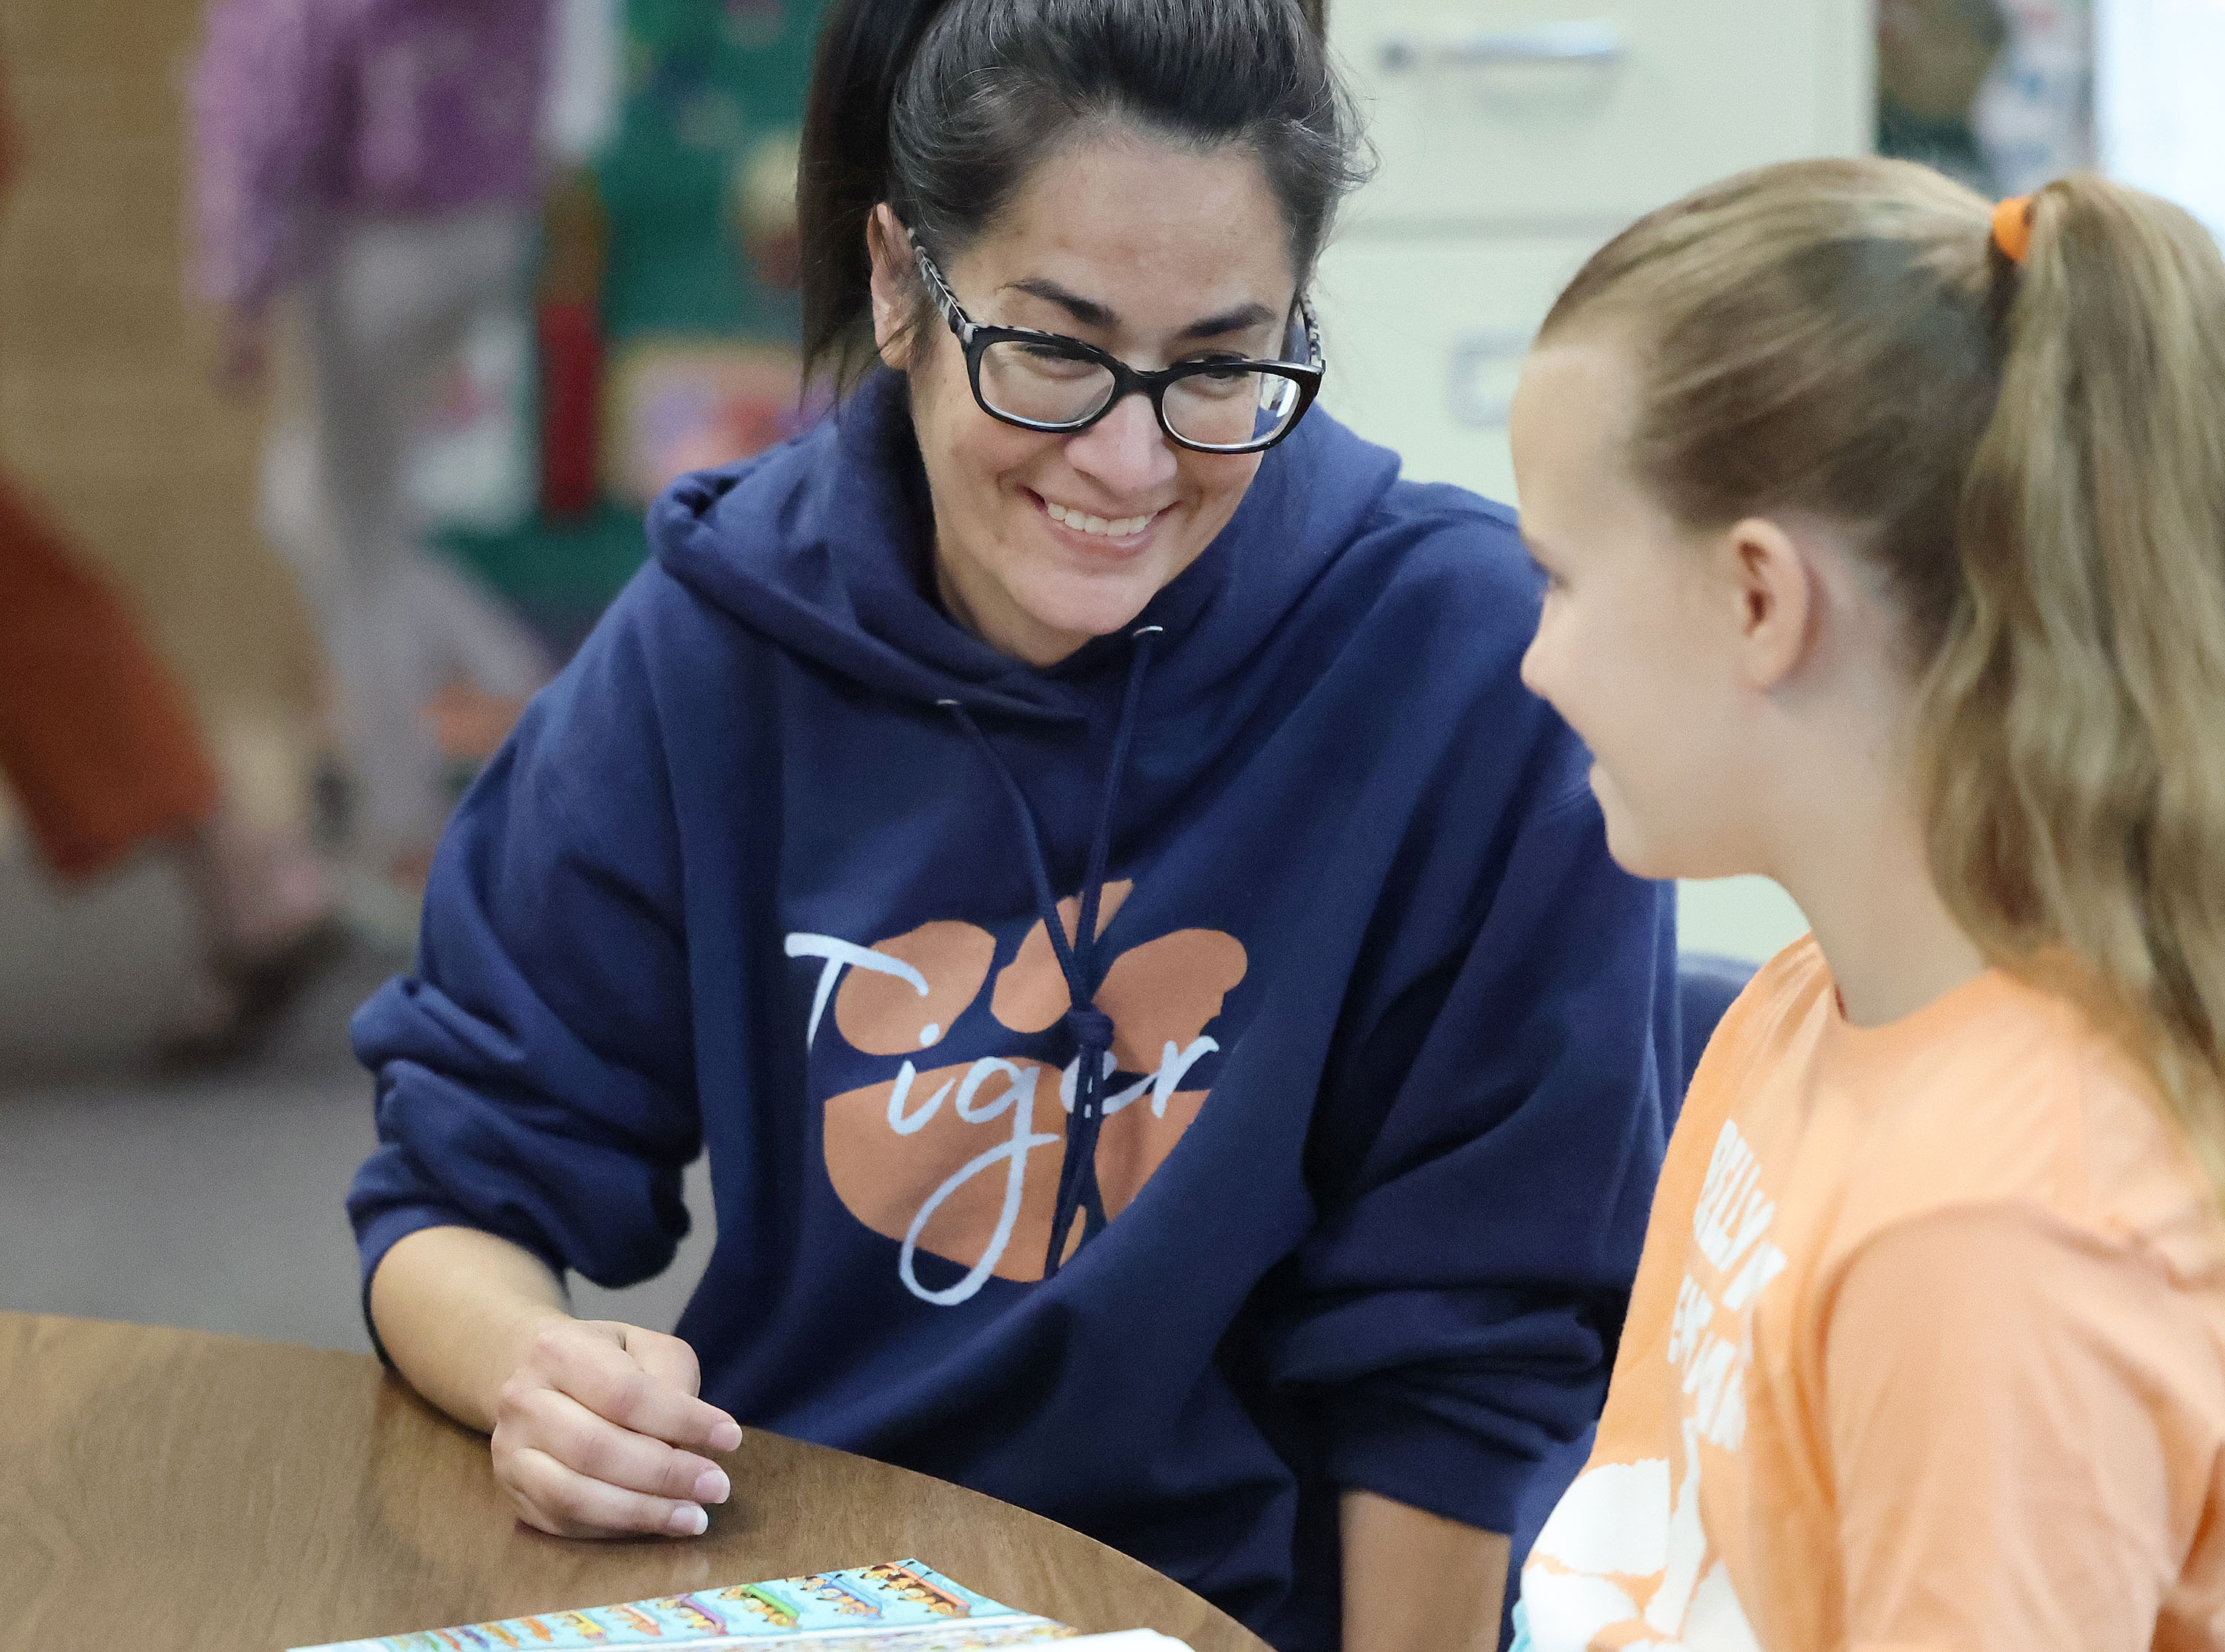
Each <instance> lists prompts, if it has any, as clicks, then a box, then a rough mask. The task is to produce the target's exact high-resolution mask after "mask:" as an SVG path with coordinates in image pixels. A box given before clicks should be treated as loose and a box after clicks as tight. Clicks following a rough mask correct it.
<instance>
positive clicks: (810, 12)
mask: <svg viewBox="0 0 2225 1652" xmlns="http://www.w3.org/2000/svg"><path fill="white" fill-rule="evenodd" d="M825 4H826V0H626V6H625V30H626V41H625V50H624V63H625V88H624V107H623V111H622V113H621V117H620V122H619V130H618V137H617V140H616V141H615V142H613V143H612V146H611V148H610V149H609V150H608V151H607V152H606V153H605V155H603V156H602V157H601V159H600V160H599V161H598V162H597V164H596V168H595V171H596V175H597V179H598V181H599V184H600V187H601V192H602V198H603V205H604V209H605V212H606V213H607V215H608V223H609V243H608V262H607V264H606V266H605V276H604V287H603V307H602V316H603V333H604V339H605V350H606V351H607V352H608V353H607V354H606V358H605V359H606V361H607V360H608V359H610V358H612V357H614V356H615V355H616V353H617V352H618V351H619V350H620V349H621V348H622V347H623V346H624V344H625V342H626V341H627V340H628V339H634V338H638V337H641V336H643V335H648V334H697V335H716V336H719V337H720V338H725V339H761V340H765V341H769V342H775V343H780V344H784V345H790V346H793V345H795V344H796V340H797V338H798V330H799V323H800V304H799V300H798V298H797V295H796V294H795V293H794V292H793V291H791V290H787V289H784V288H779V287H775V286H770V285H767V284H765V283H764V282H761V281H760V280H759V279H758V272H757V271H756V270H755V269H753V267H752V265H751V260H750V258H749V256H747V254H746V252H745V248H744V246H743V240H742V232H741V225H740V218H739V215H738V212H737V211H736V208H735V201H734V192H735V181H736V176H737V170H738V168H739V167H741V166H743V165H744V164H745V163H746V161H748V159H749V157H750V156H751V155H752V154H753V153H754V152H756V151H757V150H758V146H759V145H760V144H761V143H762V142H764V141H765V140H766V139H768V138H777V137H778V136H781V135H783V134H789V135H792V134H794V133H795V132H796V131H797V130H799V129H800V128H801V127H802V120H803V99H804V93H805V90H806V86H807V85H808V80H809V78H810V72H811V59H812V54H813V51H814V48H815V45H816V43H817V38H818V30H819V20H820V16H821V12H822V10H823V9H824V6H825ZM441 544H442V546H443V548H445V549H446V550H447V551H448V552H449V553H450V554H452V555H453V556H454V557H456V558H457V560H460V562H462V563H463V564H464V565H465V566H466V567H468V568H470V569H471V570H472V572H474V573H477V574H479V576H480V577H481V578H482V579H485V580H486V581H487V582H488V583H489V584H490V585H492V586H493V587H494V588H495V589H496V590H497V591H498V592H500V593H501V594H502V595H503V596H504V597H505V598H508V599H509V600H510V602H511V603H513V604H515V605H516V606H517V608H518V609H519V610H520V611H522V612H523V614H524V615H525V616H526V617H528V618H529V620H531V621H532V622H533V623H535V624H536V626H537V627H538V628H539V629H541V630H542V631H544V632H546V633H547V634H548V636H549V637H550V639H551V641H552V642H555V643H557V644H558V645H559V646H560V647H561V648H565V649H568V648H569V647H570V645H571V644H573V643H574V642H576V641H577V640H578V639H579V638H580V636H583V635H584V634H585V632H586V630H587V629H588V627H590V626H591V625H593V623H594V620H595V617H597V616H598V615H599V613H600V612H601V611H602V610H603V608H604V606H605V604H607V603H608V602H609V601H610V599H611V598H612V597H614V596H615V595H617V593H618V590H619V588H620V587H621V586H623V585H624V584H625V582H626V580H627V579H631V577H632V575H633V573H634V572H635V571H636V570H637V568H638V567H639V566H641V562H642V560H643V556H644V555H645V554H646V550H647V548H646V546H645V544H644V543H643V538H642V530H641V520H640V514H639V512H638V510H636V509H635V508H634V507H632V506H631V505H630V504H627V505H621V504H619V503H615V502H612V501H605V502H604V503H602V504H600V505H599V506H598V507H597V509H596V510H594V511H593V513H592V514H590V515H589V516H586V518H584V519H583V520H580V521H576V522H550V521H545V520H542V519H540V518H539V517H538V516H536V517H535V518H534V519H531V520H529V521H528V522H526V523H524V524H523V526H521V527H519V528H517V529H512V530H510V531H509V532H506V533H498V534H486V533H472V532H466V531H450V532H447V533H444V534H442V535H441Z"/></svg>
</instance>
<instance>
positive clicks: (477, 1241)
mask: <svg viewBox="0 0 2225 1652" xmlns="http://www.w3.org/2000/svg"><path fill="white" fill-rule="evenodd" d="M570 1317H571V1310H570V1307H569V1306H568V1304H567V1302H566V1301H565V1296H564V1288H563V1285H562V1283H561V1282H560V1281H559V1280H558V1279H557V1277H556V1275H554V1274H552V1273H550V1272H549V1271H548V1267H547V1265H546V1264H545V1263H542V1260H541V1259H540V1258H539V1257H538V1256H535V1255H533V1253H532V1252H530V1251H529V1250H523V1249H522V1248H520V1247H519V1246H517V1245H515V1244H511V1243H510V1241H509V1240H507V1239H501V1238H497V1237H495V1236H494V1235H493V1234H491V1233H482V1232H480V1231H478V1230H476V1229H474V1228H463V1227H431V1228H421V1229H419V1230H418V1231H416V1232H415V1233H412V1234H410V1235H409V1236H408V1237H405V1238H403V1239H401V1240H399V1241H398V1242H396V1244H395V1246H394V1248H393V1249H392V1250H389V1251H388V1252H387V1253H386V1255H385V1256H384V1259H382V1260H381V1262H380V1263H379V1264H378V1271H377V1273H376V1274H374V1275H372V1276H371V1320H372V1322H373V1323H374V1324H375V1325H377V1327H378V1339H379V1340H380V1341H381V1342H382V1343H384V1345H386V1351H387V1354H388V1356H389V1357H390V1358H392V1360H393V1361H394V1364H395V1365H396V1368H397V1369H398V1370H400V1371H401V1372H402V1374H403V1376H404V1377H408V1378H409V1383H410V1386H411V1387H413V1388H415V1389H416V1390H417V1391H418V1392H419V1393H420V1394H422V1395H423V1396H425V1397H426V1398H427V1399H428V1400H430V1401H431V1402H433V1403H434V1405H437V1406H439V1407H440V1408H441V1410H443V1411H445V1412H447V1414H448V1415H450V1416H452V1417H453V1418H455V1419H456V1421H459V1422H461V1423H465V1424H466V1425H468V1426H469V1427H473V1428H477V1429H479V1431H480V1432H481V1433H487V1432H490V1431H491V1430H492V1428H493V1427H494V1420H495V1398H496V1396H497V1395H498V1393H499V1391H500V1390H501V1388H502V1385H503V1383H504V1382H505V1381H506V1380H508V1378H509V1377H510V1374H511V1373H512V1372H514V1371H515V1370H517V1369H518V1367H519V1365H520V1364H522V1363H523V1359H524V1356H525V1351H526V1350H527V1348H528V1347H529V1345H531V1343H532V1340H533V1337H534V1333H535V1332H536V1331H537V1330H538V1329H539V1328H540V1327H541V1326H542V1325H544V1324H546V1323H547V1322H548V1320H552V1319H557V1320H562V1319H568V1318H570Z"/></svg>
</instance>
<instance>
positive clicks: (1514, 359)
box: [1447, 327, 1532, 430]
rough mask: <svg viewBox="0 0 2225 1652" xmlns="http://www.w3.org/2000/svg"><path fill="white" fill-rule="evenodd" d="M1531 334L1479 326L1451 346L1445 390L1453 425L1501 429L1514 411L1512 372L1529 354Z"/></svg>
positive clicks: (1507, 328)
mask: <svg viewBox="0 0 2225 1652" xmlns="http://www.w3.org/2000/svg"><path fill="white" fill-rule="evenodd" d="M1531 337H1532V335H1531V334H1530V333H1527V332H1517V331H1516V330H1515V329H1513V328H1512V327H1482V328H1479V329H1478V330H1476V331H1475V332H1469V333H1466V334H1463V335H1462V336H1461V338H1460V339H1458V340H1456V341H1455V344H1454V345H1453V351H1452V359H1451V361H1450V362H1449V363H1448V367H1449V369H1450V370H1449V372H1448V384H1447V389H1448V391H1449V393H1450V397H1451V402H1452V415H1453V420H1454V422H1455V423H1456V424H1460V425H1463V426H1465V427H1467V428H1468V429H1470V430H1504V429H1505V428H1506V419H1507V415H1509V414H1510V413H1512V411H1513V409H1514V385H1513V383H1512V380H1513V373H1512V369H1515V368H1517V367H1518V366H1519V365H1520V364H1521V362H1522V358H1524V357H1525V356H1526V355H1528V354H1529V353H1530V343H1531Z"/></svg>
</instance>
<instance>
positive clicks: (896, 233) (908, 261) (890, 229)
mask: <svg viewBox="0 0 2225 1652" xmlns="http://www.w3.org/2000/svg"><path fill="white" fill-rule="evenodd" d="M865 254H866V256H868V257H870V258H871V259H872V262H873V343H874V344H875V345H878V347H879V349H880V352H881V360H882V361H883V362H884V363H885V364H888V365H889V366H891V367H893V368H894V369H896V370H897V372H899V373H901V372H903V370H905V369H906V368H908V367H910V365H911V331H912V329H911V322H912V314H913V309H914V305H915V301H916V294H918V291H919V276H918V275H917V273H916V271H915V270H914V269H913V267H912V255H911V237H910V234H908V233H907V232H906V231H905V230H904V227H903V225H901V224H899V223H897V215H896V213H895V212H892V211H891V210H890V207H889V204H888V203H887V202H886V201H883V202H882V203H881V204H880V205H879V206H876V207H874V208H873V211H872V217H870V218H867V219H866V220H865Z"/></svg>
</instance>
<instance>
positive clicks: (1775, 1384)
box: [1522, 940, 2225, 1652]
mask: <svg viewBox="0 0 2225 1652" xmlns="http://www.w3.org/2000/svg"><path fill="white" fill-rule="evenodd" d="M2152 1095H2153V1091H2152V1087H2151V1086H2150V1085H2149V1084H2148V1082H2147V1080H2146V1078H2145V1077H2144V1076H2143V1075H2142V1073H2141V1072H2140V1071H2139V1068H2138V1067H2136V1066H2134V1065H2133V1062H2132V1061H2130V1060H2128V1059H2127V1057H2126V1056H2125V1055H2124V1054H2122V1052H2121V1051H2120V1049H2119V1048H2117V1047H2116V1046H2115V1045H2114V1043H2112V1042H2111V1041H2109V1040H2108V1039H2107V1038H2106V1037H2104V1036H2103V1035H2101V1033H2100V1032H2099V1031H2098V1030H2097V1029H2095V1026H2094V1025H2093V1023H2092V1022H2090V1021H2089V1020H2088V1019H2087V1018H2086V1017H2085V1016H2083V1015H2082V1013H2081V1012H2080V1011H2079V1010H2076V1009H2075V1008H2074V1007H2072V1006H2071V1005H2070V1004H2069V1003H2066V1002H2065V1001H2063V1000H2062V999H2059V998H2057V997H2051V996H2049V995H2047V994H2045V993H2043V992H2041V991H2037V990H2035V989H2033V988H2032V987H2030V986H2027V985H2025V984H2020V983H2019V982H2018V981H2016V980H2014V979H2013V978H2011V977H2009V976H2008V975H2006V974H2004V973H2002V972H1999V971H1994V972H1988V973H1987V974H1985V975H1982V976H1981V977H1979V978H1977V979H1976V980H1975V981H1972V982H1970V983H1969V984H1967V985H1965V986H1962V987H1961V988H1959V989H1957V990H1956V991H1954V992H1951V993H1949V994H1948V995H1947V996H1946V997H1943V998H1942V999H1940V1000H1939V1001H1938V1002H1937V1003H1933V1004H1930V1005H1929V1006H1928V1007H1926V1008H1925V1009H1924V1010H1919V1011H1918V1012H1917V1013H1915V1014H1914V1015H1911V1016H1908V1017H1906V1018H1905V1019H1904V1020H1902V1021H1899V1022H1894V1023H1893V1024H1892V1025H1891V1026H1887V1027H1880V1028H1875V1029H1860V1028H1856V1027H1854V1026H1852V1025H1850V1024H1849V1023H1848V1021H1847V1020H1846V1017H1845V1016H1844V1015H1843V1014H1842V1013H1841V1010H1840V1008H1839V1003H1838V993H1837V990H1836V988H1835V986H1834V984H1833V983H1832V980H1831V976H1830V972H1829V969H1828V968H1827V967H1826V965H1824V962H1823V959H1822V953H1821V952H1820V951H1819V950H1818V949H1817V947H1816V945H1815V943H1814V941H1813V940H1803V941H1801V942H1799V943H1797V944H1796V945H1795V946H1791V947H1790V948H1788V949H1787V950H1786V951H1785V952H1784V953H1782V954H1781V955H1779V956H1778V958H1777V959H1775V960H1774V961H1773V962H1772V963H1771V964H1770V965H1768V966H1767V967H1766V968H1765V969H1764V970H1763V971H1762V972H1761V973H1760V974H1759V976H1757V977H1756V978H1755V979H1754V981H1753V984H1752V985H1751V986H1749V987H1748V988H1747V989H1746V992H1745V994H1744V995H1743V996H1742V997H1740V999H1739V1001H1738V1003H1736V1004H1734V1006H1733V1007H1732V1009H1731V1010H1730V1013H1729V1014H1728V1015H1727V1016H1725V1017H1724V1020H1723V1023H1722V1026H1721V1029H1720V1030H1719V1031H1718V1032H1717V1033H1716V1035H1715V1041H1714V1042H1713V1043H1711V1044H1710V1045H1709V1046H1708V1053H1707V1055H1706V1058H1705V1059H1704V1060H1702V1063H1701V1065H1700V1070H1699V1073H1698V1075H1697V1077H1696V1079H1694V1081H1693V1086H1692V1091H1691V1094H1690V1096H1689V1098H1688V1100H1687V1101H1686V1103H1685V1107H1684V1112H1683V1117H1682V1118H1681V1119H1680V1120H1679V1121H1678V1123H1677V1133H1676V1136H1675V1138H1674V1139H1673V1140H1672V1142H1670V1148H1669V1156H1668V1161H1667V1162H1666V1164H1665V1165H1664V1167H1663V1170H1662V1175H1661V1185H1660V1191H1659V1193H1658V1194H1657V1196H1656V1199H1655V1202H1654V1206H1653V1214H1652V1219H1651V1226H1650V1228H1649V1230H1648V1231H1647V1234H1646V1240H1645V1258H1644V1260H1643V1261H1642V1262H1641V1263H1640V1264H1639V1271H1638V1282H1637V1285H1636V1288H1635V1290H1634V1292H1633V1294H1632V1300H1631V1307H1630V1318H1629V1321H1628V1324H1627V1326H1626V1330H1625V1332H1624V1335H1623V1342H1622V1347H1621V1351H1620V1354H1619V1355H1618V1357H1617V1358H1616V1362H1615V1370H1614V1383H1613V1388H1612V1389H1611V1390H1610V1391H1609V1393H1608V1396H1607V1412H1606V1415H1605V1416H1604V1417H1603V1418H1602V1419H1601V1423H1600V1432H1599V1443H1598V1445H1597V1446H1596V1448H1595V1449H1594V1452H1593V1454H1592V1459H1591V1462H1590V1464H1589V1465H1588V1466H1587V1467H1586V1469H1585V1470H1584V1472H1583V1473H1582V1475H1581V1476H1579V1477H1578V1478H1577V1479H1576V1481H1575V1484H1574V1485H1572V1486H1571V1487H1570V1488H1569V1492H1568V1495H1567V1496H1566V1497H1564V1498H1563V1500H1562V1502H1561V1503H1560V1505H1559V1507H1558V1508H1557V1509H1556V1510H1555V1512H1554V1514H1553V1516H1552V1518H1551V1519H1550V1521H1549V1522H1547V1524H1546V1526H1545V1529H1544V1532H1543V1533H1542V1534H1541V1535H1539V1537H1538V1539H1537V1546H1536V1548H1535V1549H1534V1550H1533V1551H1532V1553H1531V1557H1530V1560H1529V1564H1528V1566H1527V1567H1525V1570H1524V1573H1523V1580H1522V1588H1523V1606H1522V1611H1523V1612H1524V1614H1525V1617H1526V1620H1527V1624H1526V1629H1527V1634H1528V1636H1529V1637H1530V1644H1531V1647H1533V1648H1534V1649H1535V1652H1579V1649H1593V1648H1600V1649H1604V1648H1627V1647H1655V1648H1659V1649H1663V1652H1668V1649H1689V1652H1729V1649H1740V1652H1751V1649H1755V1648H1766V1649H1767V1652H1841V1649H1848V1652H1886V1649H1909V1652H1912V1649H1918V1648H1924V1649H1941V1652H1944V1649H1954V1652H1970V1649H1978V1648H1986V1649H2000V1652H2038V1649H2063V1652H2071V1649H2076V1652H2106V1649H2125V1652H2132V1649H2135V1648H2156V1649H2172V1652H2181V1649H2191V1648H2205V1649H2217V1648H2225V1244H2221V1242H2220V1239H2221V1230H2225V1225H2221V1224H2220V1223H2219V1222H2218V1221H2217V1220H2216V1219H2215V1218H2214V1216H2213V1214H2212V1210H2213V1207H2212V1205H2211V1203H2210V1199H2209V1193H2208V1192H2207V1190H2206V1187H2205V1185H2204V1183H2203V1180H2201V1178H2200V1176H2199V1174H2197V1172H2196V1170H2195V1169H2194V1168H2193V1166H2192V1162H2191V1161H2190V1158H2189V1157H2188V1155H2186V1154H2185V1152H2184V1149H2182V1148H2181V1147H2180V1146H2179V1145H2178V1143H2177V1137H2176V1136H2174V1135H2173V1134H2172V1133H2171V1131H2170V1130H2168V1129H2167V1128H2166V1127H2165V1125H2164V1123H2162V1122H2161V1121H2160V1119H2159V1117H2158V1114H2157V1112H2156V1111H2155V1107H2154V1104H2153V1102H2152Z"/></svg>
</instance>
